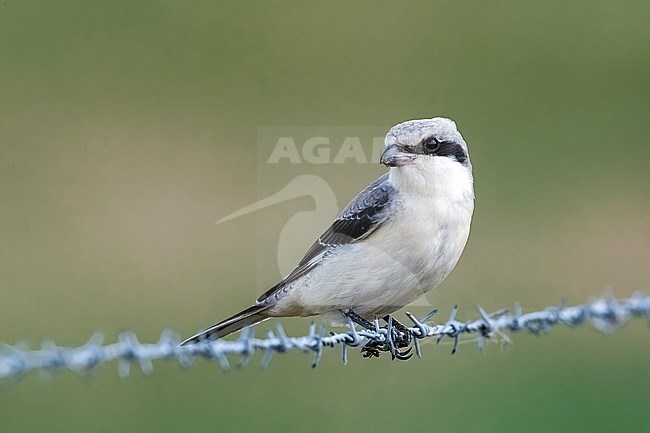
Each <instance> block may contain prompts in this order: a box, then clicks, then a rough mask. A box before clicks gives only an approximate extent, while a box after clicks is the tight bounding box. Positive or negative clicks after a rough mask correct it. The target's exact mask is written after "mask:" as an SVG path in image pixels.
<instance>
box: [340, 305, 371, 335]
mask: <svg viewBox="0 0 650 433" xmlns="http://www.w3.org/2000/svg"><path fill="white" fill-rule="evenodd" d="M339 311H340V312H341V314H343V315H344V316H345V317H347V318H349V319H350V320H352V321H353V322H354V323H356V324H357V325H359V326H361V327H362V328H363V329H365V330H366V331H374V330H375V325H374V324H373V323H371V322H369V321H367V320H366V319H364V318H363V317H361V316H359V315H358V314H357V313H355V312H354V311H353V310H352V308H346V309H342V310H339Z"/></svg>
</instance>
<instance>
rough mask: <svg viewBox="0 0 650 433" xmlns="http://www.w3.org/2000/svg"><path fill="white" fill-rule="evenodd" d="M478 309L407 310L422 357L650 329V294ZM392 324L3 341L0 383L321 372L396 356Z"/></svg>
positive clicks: (0, 357)
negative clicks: (368, 348)
mask: <svg viewBox="0 0 650 433" xmlns="http://www.w3.org/2000/svg"><path fill="white" fill-rule="evenodd" d="M478 312H479V315H480V317H479V318H478V319H476V320H473V321H467V322H462V321H459V320H458V319H457V315H458V308H457V307H454V308H453V309H452V311H451V314H450V316H449V319H448V320H447V321H446V322H445V323H442V324H439V325H430V324H428V323H426V322H427V321H429V320H430V319H431V318H432V317H433V316H434V315H435V314H436V313H437V310H434V311H432V312H431V313H429V314H427V315H426V316H425V317H423V318H420V319H418V318H416V317H415V316H414V315H413V314H411V313H408V312H407V313H406V315H407V317H408V318H409V320H411V322H412V324H413V326H412V327H410V328H409V330H410V331H411V333H412V334H413V337H414V338H413V344H414V346H415V351H416V354H417V355H418V357H421V356H422V351H421V348H420V340H424V339H429V338H432V339H434V340H435V341H436V342H437V343H439V342H440V341H441V340H443V339H445V338H447V339H451V341H452V342H453V348H452V354H453V353H455V352H456V349H457V347H458V343H459V341H460V339H461V336H463V335H475V336H476V340H477V342H478V346H479V349H481V350H482V349H483V348H484V345H485V340H486V339H487V338H489V337H490V336H492V335H494V334H495V333H505V334H507V333H510V332H519V331H523V330H525V331H528V332H529V333H532V334H540V333H544V332H547V331H549V330H550V329H551V328H552V327H553V326H556V325H565V326H568V327H575V326H579V325H583V324H586V323H590V324H591V325H593V326H594V327H595V328H597V329H599V330H601V331H604V332H611V331H613V330H614V329H616V328H618V327H619V326H621V325H623V324H625V323H626V322H627V321H628V320H630V319H632V318H645V319H646V320H648V321H649V324H650V295H646V294H641V293H638V294H635V295H634V296H632V297H630V298H627V299H615V298H613V297H607V298H600V299H595V300H591V301H589V302H587V303H585V304H583V305H578V306H575V307H567V306H566V305H564V303H562V304H560V305H559V306H555V307H548V308H546V309H544V310H542V311H536V312H531V313H524V312H523V310H522V308H521V306H519V305H518V304H517V305H516V306H515V308H514V312H512V313H509V312H508V311H507V310H499V311H496V312H493V313H487V312H486V311H485V310H484V309H483V308H482V307H478ZM391 326H392V321H390V322H389V325H388V326H386V327H383V328H382V327H380V326H379V322H378V321H375V329H374V330H361V331H358V330H356V329H355V326H354V324H353V323H352V322H349V324H348V330H347V331H346V332H341V333H330V334H329V335H327V334H326V332H325V330H324V328H323V327H321V328H317V327H316V325H314V324H312V325H311V326H310V328H309V333H308V335H306V336H301V337H288V336H287V335H286V334H285V332H284V329H283V328H282V326H281V325H280V324H279V323H278V324H277V326H276V330H275V332H274V331H268V333H267V336H266V338H263V339H259V338H255V337H254V335H253V333H252V330H251V329H250V328H246V329H244V330H243V331H242V333H241V336H240V337H239V338H238V339H237V340H233V341H226V340H217V341H210V342H208V341H206V342H199V343H196V344H193V345H188V346H179V343H180V341H181V340H180V338H179V336H178V335H176V334H175V333H173V332H171V331H169V330H165V331H163V332H162V334H161V336H160V339H159V340H158V342H157V343H140V342H139V341H138V339H137V337H136V335H135V334H134V333H132V332H123V333H121V334H120V335H119V338H118V341H117V342H116V343H113V344H108V345H103V336H102V335H101V334H95V335H93V336H92V337H91V338H90V340H89V341H88V342H87V343H86V344H84V345H83V346H80V347H74V348H71V347H61V346H56V345H55V344H54V343H52V342H46V343H43V345H42V347H41V349H39V350H29V349H28V348H27V347H25V345H22V344H17V345H15V346H10V345H7V344H3V345H2V346H0V380H2V381H3V382H5V383H6V382H7V381H12V380H15V379H18V378H20V377H22V376H24V375H25V374H27V373H29V372H30V371H34V370H39V371H42V372H46V373H50V372H55V371H60V370H63V369H68V370H72V371H77V372H86V371H92V370H94V369H95V368H97V367H99V366H100V365H101V364H103V363H105V362H109V361H118V372H119V375H120V377H126V376H128V375H129V372H130V366H131V364H137V365H139V367H140V369H141V370H142V372H143V373H144V374H145V375H150V374H152V373H153V362H152V361H153V360H159V359H165V360H169V359H175V360H176V361H178V363H179V364H180V365H181V366H183V367H189V366H191V365H192V364H193V362H194V361H195V360H196V359H197V358H198V357H202V358H206V359H210V360H216V361H217V362H218V364H219V366H220V367H221V368H222V369H224V370H225V369H228V368H230V359H229V356H233V355H234V356H237V357H239V363H238V365H239V366H245V365H246V364H248V362H249V361H250V359H251V357H252V356H253V355H254V354H255V353H257V352H262V353H263V354H264V356H263V358H262V366H263V367H266V366H268V365H269V363H270V362H271V358H272V357H273V355H274V354H275V353H285V352H289V351H295V350H298V351H302V352H312V353H315V357H314V360H313V362H312V366H313V367H316V366H317V365H318V364H319V362H320V360H321V358H322V356H323V353H324V350H325V348H328V347H330V348H331V347H335V346H341V347H342V349H343V350H342V360H343V362H344V363H346V362H347V359H348V353H347V349H348V347H357V346H361V345H363V344H366V343H368V342H369V341H374V342H378V343H383V344H385V345H386V346H387V347H388V348H389V349H390V351H391V352H393V353H395V350H396V348H395V345H394V343H393V341H392V335H393V333H392V332H391Z"/></svg>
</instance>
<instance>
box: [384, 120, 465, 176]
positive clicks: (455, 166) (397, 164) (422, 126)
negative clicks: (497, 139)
mask: <svg viewBox="0 0 650 433" xmlns="http://www.w3.org/2000/svg"><path fill="white" fill-rule="evenodd" d="M381 163H382V164H384V165H386V166H387V167H390V168H391V177H393V178H401V181H402V182H408V183H417V184H420V185H418V186H425V185H427V184H431V183H434V184H440V183H448V182H454V180H455V179H462V178H466V179H469V180H470V182H471V179H472V164H471V162H470V160H469V152H468V151H467V144H466V143H465V140H463V137H462V136H461V135H460V132H458V129H457V128H456V124H455V123H454V121H452V120H450V119H446V118H444V117H434V118H433V119H422V120H409V121H408V122H403V123H400V124H399V125H395V126H393V127H392V128H391V129H390V131H388V134H387V135H386V150H385V151H384V153H383V154H382V156H381Z"/></svg>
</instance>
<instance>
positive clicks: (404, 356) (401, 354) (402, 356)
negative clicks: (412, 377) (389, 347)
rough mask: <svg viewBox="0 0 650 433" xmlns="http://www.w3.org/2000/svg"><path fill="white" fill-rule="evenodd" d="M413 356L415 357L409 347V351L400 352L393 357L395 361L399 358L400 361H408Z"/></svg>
mask: <svg viewBox="0 0 650 433" xmlns="http://www.w3.org/2000/svg"><path fill="white" fill-rule="evenodd" d="M412 356H413V354H412V353H411V348H410V347H409V348H408V349H406V350H404V351H403V352H399V351H398V352H397V353H396V354H395V356H394V357H393V359H395V358H397V359H399V360H400V361H407V360H409V359H411V357H412Z"/></svg>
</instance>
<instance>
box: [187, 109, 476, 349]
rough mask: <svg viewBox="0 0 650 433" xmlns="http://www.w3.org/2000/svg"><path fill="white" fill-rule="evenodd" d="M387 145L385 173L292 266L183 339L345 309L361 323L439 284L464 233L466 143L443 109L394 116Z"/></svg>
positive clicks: (468, 196)
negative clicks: (397, 119)
mask: <svg viewBox="0 0 650 433" xmlns="http://www.w3.org/2000/svg"><path fill="white" fill-rule="evenodd" d="M385 144H386V150H385V151H384V153H383V154H382V156H381V163H382V164H384V165H386V166H387V167H389V172H388V173H386V174H384V175H383V176H381V177H379V179H377V180H375V181H374V182H373V183H371V184H370V185H369V186H368V187H366V188H365V189H364V190H363V191H361V193H360V194H359V195H357V196H356V197H355V198H354V200H352V202H351V203H350V204H348V205H347V206H346V207H345V209H344V210H343V211H342V212H341V214H340V215H339V216H338V217H337V218H336V220H335V221H334V223H333V224H332V225H331V226H330V227H329V228H328V229H327V230H326V231H325V233H323V234H322V235H321V236H320V238H318V240H317V241H316V242H315V243H314V244H313V245H312V247H311V248H310V249H309V250H308V251H307V253H306V254H305V256H304V257H303V259H302V260H301V261H300V263H298V266H297V267H296V268H295V269H294V270H293V272H291V273H290V274H289V275H288V276H287V277H286V278H284V279H283V280H282V281H280V282H279V283H278V284H276V285H275V286H273V287H271V288H270V289H269V290H267V291H266V292H265V293H263V294H262V295H261V296H260V297H259V298H257V301H256V302H255V304H254V305H253V306H251V307H249V308H247V309H245V310H243V311H241V312H239V313H237V314H235V315H234V316H232V317H229V318H227V319H225V320H222V321H221V322H219V323H217V324H216V325H214V326H211V327H209V328H207V329H206V330H204V331H202V332H200V333H198V334H196V335H194V336H193V337H190V338H188V339H187V340H185V341H184V342H183V343H182V344H188V343H192V342H198V341H202V340H214V339H217V338H220V337H223V336H225V335H227V334H230V333H231V332H235V331H237V330H239V329H241V328H243V327H244V326H248V325H253V324H255V323H258V322H261V321H262V320H264V319H267V318H269V317H287V316H313V315H326V316H329V317H330V318H331V319H333V320H334V321H338V322H341V321H343V320H344V319H345V318H346V317H348V318H350V319H352V320H353V321H354V322H356V323H358V324H360V325H362V326H366V327H368V326H370V322H371V321H372V320H373V319H374V318H375V317H385V316H386V315H388V314H391V313H393V312H394V311H396V310H398V309H400V308H402V307H403V306H405V305H406V304H409V303H410V302H413V301H414V300H416V299H417V298H418V297H420V296H421V295H423V294H424V293H427V292H428V291H430V290H431V289H433V288H434V287H436V286H437V285H438V284H440V283H441V282H442V281H443V280H444V279H445V278H446V277H447V275H449V273H450V272H451V271H452V269H453V268H454V266H455V265H456V263H457V262H458V259H459V258H460V255H461V253H462V252H463V249H464V247H465V244H466V242H467V237H468V236H469V230H470V223H471V220H472V212H473V210H474V186H473V177H472V165H471V163H470V160H469V153H468V150H467V144H466V143H465V140H463V137H462V136H461V135H460V133H459V132H458V129H457V128H456V124H455V123H454V122H453V121H452V120H450V119H445V118H442V117H436V118H433V119H423V120H411V121H408V122H404V123H400V124H399V125H396V126H394V127H393V128H391V130H390V131H389V132H388V134H387V135H386V141H385ZM372 327H373V329H374V325H372ZM382 350H383V349H382Z"/></svg>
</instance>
